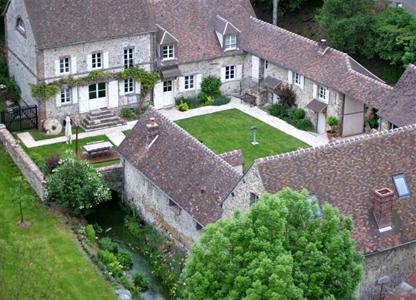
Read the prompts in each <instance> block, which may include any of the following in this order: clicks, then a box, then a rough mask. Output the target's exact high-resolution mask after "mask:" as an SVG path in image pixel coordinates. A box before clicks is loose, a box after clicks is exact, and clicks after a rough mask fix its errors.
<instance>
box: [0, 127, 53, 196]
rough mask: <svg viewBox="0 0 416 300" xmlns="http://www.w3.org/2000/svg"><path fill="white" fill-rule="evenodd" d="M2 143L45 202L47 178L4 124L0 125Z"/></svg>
mask: <svg viewBox="0 0 416 300" xmlns="http://www.w3.org/2000/svg"><path fill="white" fill-rule="evenodd" d="M0 141H1V142H2V144H3V145H4V148H5V149H6V151H7V152H8V153H9V155H10V156H11V158H12V159H13V161H14V162H15V164H16V165H17V167H18V168H19V169H20V171H21V172H22V174H23V175H24V176H25V177H26V179H27V181H28V182H29V183H30V185H31V186H32V188H33V189H34V190H35V192H36V194H37V195H38V196H39V198H40V199H41V200H43V199H44V196H45V188H44V180H45V177H44V176H43V174H42V172H41V171H40V170H39V168H38V166H37V165H36V164H35V163H34V162H33V161H32V159H31V158H30V157H29V155H27V154H26V152H25V151H24V150H23V148H22V147H21V146H20V145H19V144H18V143H17V141H16V140H15V139H14V137H13V136H12V135H11V133H10V132H9V131H8V130H7V129H6V128H5V127H4V126H3V125H2V124H0Z"/></svg>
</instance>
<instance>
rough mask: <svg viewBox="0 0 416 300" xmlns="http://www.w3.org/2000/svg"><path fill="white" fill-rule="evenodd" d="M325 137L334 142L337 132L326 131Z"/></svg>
mask: <svg viewBox="0 0 416 300" xmlns="http://www.w3.org/2000/svg"><path fill="white" fill-rule="evenodd" d="M326 135H327V137H328V140H334V139H335V138H336V137H337V132H336V131H335V130H327V132H326Z"/></svg>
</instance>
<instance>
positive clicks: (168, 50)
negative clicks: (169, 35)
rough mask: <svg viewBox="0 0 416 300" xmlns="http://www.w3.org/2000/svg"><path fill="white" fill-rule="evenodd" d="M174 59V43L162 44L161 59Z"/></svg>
mask: <svg viewBox="0 0 416 300" xmlns="http://www.w3.org/2000/svg"><path fill="white" fill-rule="evenodd" d="M170 59H175V45H172V44H170V45H163V46H162V60H170Z"/></svg>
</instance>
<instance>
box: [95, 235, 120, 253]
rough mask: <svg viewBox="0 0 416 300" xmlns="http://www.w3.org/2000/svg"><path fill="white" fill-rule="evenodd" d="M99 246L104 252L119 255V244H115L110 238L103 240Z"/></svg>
mask: <svg viewBox="0 0 416 300" xmlns="http://www.w3.org/2000/svg"><path fill="white" fill-rule="evenodd" d="M98 244H99V245H100V248H101V249H102V250H105V251H108V252H111V253H118V245H117V243H114V242H113V241H112V240H111V238H109V237H104V238H101V239H100V241H99V242H98Z"/></svg>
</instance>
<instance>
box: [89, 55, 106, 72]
mask: <svg viewBox="0 0 416 300" xmlns="http://www.w3.org/2000/svg"><path fill="white" fill-rule="evenodd" d="M91 68H92V69H93V70H98V69H102V68H103V52H101V51H97V52H94V53H92V54H91Z"/></svg>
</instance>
